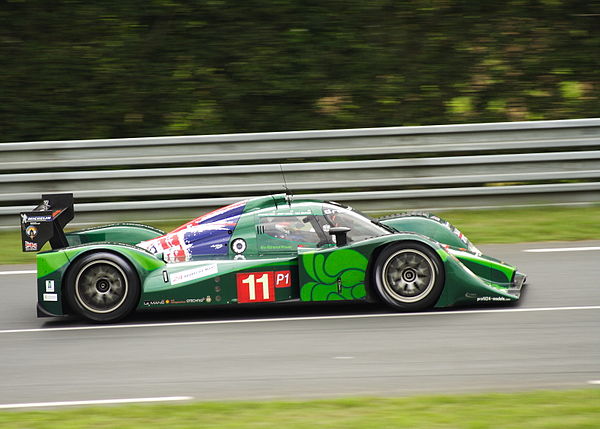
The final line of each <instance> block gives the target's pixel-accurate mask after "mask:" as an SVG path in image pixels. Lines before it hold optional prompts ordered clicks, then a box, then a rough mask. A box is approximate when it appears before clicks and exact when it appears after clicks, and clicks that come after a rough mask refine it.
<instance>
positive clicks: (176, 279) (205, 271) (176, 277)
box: [170, 264, 219, 285]
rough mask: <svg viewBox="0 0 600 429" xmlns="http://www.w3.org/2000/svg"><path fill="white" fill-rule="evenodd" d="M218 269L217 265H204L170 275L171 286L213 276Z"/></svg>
mask: <svg viewBox="0 0 600 429" xmlns="http://www.w3.org/2000/svg"><path fill="white" fill-rule="evenodd" d="M218 272H219V269H218V268H217V264H210V265H204V266H201V267H197V268H192V269H191V270H185V271H180V272H178V273H173V274H171V276H170V277H171V284H172V285H176V284H179V283H184V282H189V281H191V280H197V279H201V278H203V277H207V276H210V275H213V274H217V273H218Z"/></svg>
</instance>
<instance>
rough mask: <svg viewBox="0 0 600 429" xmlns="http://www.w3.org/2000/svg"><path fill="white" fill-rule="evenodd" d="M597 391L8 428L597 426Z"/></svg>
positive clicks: (90, 414)
mask: <svg viewBox="0 0 600 429" xmlns="http://www.w3.org/2000/svg"><path fill="white" fill-rule="evenodd" d="M598 422H600V389H593V388H590V389H583V390H571V391H536V392H527V393H514V394H498V393H494V394H477V395H453V396H417V397H409V398H352V399H331V400H320V401H292V402H281V401H274V402H209V403H192V404H180V405H165V404H160V405H129V406H115V407H103V408H99V407H96V408H76V409H60V410H51V411H26V412H13V411H5V412H2V413H0V427H2V428H3V429H10V428H25V427H26V428H50V427H53V428H54V427H60V428H68V429H76V428H109V427H119V428H128V429H135V428H144V429H147V428H220V429H226V428H236V429H246V428H263V429H268V428H307V429H308V428H310V429H312V428H315V427H318V428H356V429H360V428H368V429H377V428H437V429H444V428H473V429H485V428H504V429H510V428H523V427H527V429H537V428H540V429H541V428H544V429H550V428H557V429H558V428H560V429H565V428H597V427H598Z"/></svg>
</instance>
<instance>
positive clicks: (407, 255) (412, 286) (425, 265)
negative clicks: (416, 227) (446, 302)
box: [374, 242, 444, 311]
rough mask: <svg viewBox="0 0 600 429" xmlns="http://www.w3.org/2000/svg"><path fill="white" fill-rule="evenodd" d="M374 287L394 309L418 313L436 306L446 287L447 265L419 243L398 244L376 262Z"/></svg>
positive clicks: (383, 253)
mask: <svg viewBox="0 0 600 429" xmlns="http://www.w3.org/2000/svg"><path fill="white" fill-rule="evenodd" d="M374 277H375V278H374V284H375V287H376V288H377V292H378V293H379V296H380V297H381V298H382V299H383V300H384V301H385V302H386V303H387V304H388V305H390V306H391V307H393V308H395V309H398V310H402V311H417V310H423V309H425V308H429V307H433V305H434V304H435V303H436V302H437V300H438V299H439V297H440V295H441V293H442V290H443V288H444V266H443V264H442V261H441V260H440V258H439V257H438V256H437V254H436V253H435V252H434V251H433V250H432V249H431V248H429V247H427V246H425V245H423V244H420V243H412V242H410V243H398V244H394V245H392V246H389V247H388V248H386V249H384V250H383V251H382V252H381V254H380V255H379V257H378V258H377V261H376V263H375V271H374Z"/></svg>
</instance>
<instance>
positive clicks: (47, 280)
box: [21, 194, 525, 322]
mask: <svg viewBox="0 0 600 429" xmlns="http://www.w3.org/2000/svg"><path fill="white" fill-rule="evenodd" d="M42 200H43V202H42V203H41V204H40V205H39V206H38V207H36V208H35V209H34V210H33V211H30V212H23V213H21V238H22V245H23V251H25V252H38V251H40V250H42V247H43V246H44V244H45V243H47V242H48V241H49V242H50V245H51V247H52V249H51V250H49V251H44V252H40V253H38V254H37V255H36V256H37V288H38V304H37V310H38V316H40V317H42V316H62V315H67V314H74V315H76V316H79V317H81V318H84V319H88V320H91V321H95V322H114V321H117V320H119V319H122V318H124V317H126V316H128V315H129V314H131V313H132V312H134V311H135V310H136V309H137V310H141V309H160V308H166V307H186V306H187V307H194V306H197V307H201V306H215V305H221V306H226V305H239V304H254V303H277V302H294V301H297V302H318V301H340V300H346V301H348V300H356V301H369V302H372V301H380V302H383V303H385V304H387V305H388V306H390V307H391V308H393V309H395V310H398V311H419V310H424V309H429V308H441V307H450V306H457V305H467V304H472V303H490V302H494V303H497V302H512V301H517V300H518V299H519V296H520V294H521V288H522V286H523V284H524V282H525V275H524V274H522V273H520V272H519V271H518V270H517V269H516V268H515V267H513V266H511V265H508V264H506V263H504V262H501V261H499V260H496V259H494V258H491V257H488V256H484V255H482V254H481V252H480V251H479V250H478V249H477V248H476V247H475V246H474V245H473V244H472V243H471V242H470V241H469V240H468V239H467V238H466V237H465V236H464V235H463V234H462V233H461V232H460V231H459V230H458V229H456V228H455V227H454V226H452V225H451V224H449V223H448V222H446V221H444V220H442V219H440V218H439V217H437V216H434V215H431V214H426V213H407V214H400V215H393V216H388V217H385V218H381V219H379V220H373V219H370V218H368V217H366V216H364V215H362V214H361V213H359V212H357V211H356V210H353V209H352V208H351V207H348V206H344V205H342V204H338V203H334V202H329V201H320V200H313V199H302V198H297V199H293V198H292V197H291V195H288V194H279V195H268V196H264V197H258V198H251V199H248V200H245V201H241V202H238V203H235V204H231V205H229V206H226V207H223V208H221V209H218V210H215V211H213V212H210V213H208V214H205V215H202V216H200V217H198V218H196V219H194V220H192V221H190V222H188V223H186V224H184V225H182V226H180V227H179V228H177V229H175V230H173V231H171V232H169V233H167V234H165V233H164V232H163V231H160V230H158V229H155V228H153V227H150V226H146V225H139V224H130V223H122V224H113V225H108V226H100V227H95V228H90V229H84V230H79V231H74V232H68V233H65V232H64V227H65V226H66V225H67V223H68V222H70V221H71V220H72V219H73V216H74V210H73V195H72V194H50V195H42Z"/></svg>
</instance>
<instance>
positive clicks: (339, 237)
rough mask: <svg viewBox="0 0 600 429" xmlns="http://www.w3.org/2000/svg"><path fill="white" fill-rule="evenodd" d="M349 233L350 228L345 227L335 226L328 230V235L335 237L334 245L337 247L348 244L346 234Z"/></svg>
mask: <svg viewBox="0 0 600 429" xmlns="http://www.w3.org/2000/svg"><path fill="white" fill-rule="evenodd" d="M349 232H350V228H348V227H346V226H335V227H333V228H329V234H330V235H335V244H336V245H337V246H338V247H341V246H345V245H346V244H348V233H349Z"/></svg>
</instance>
